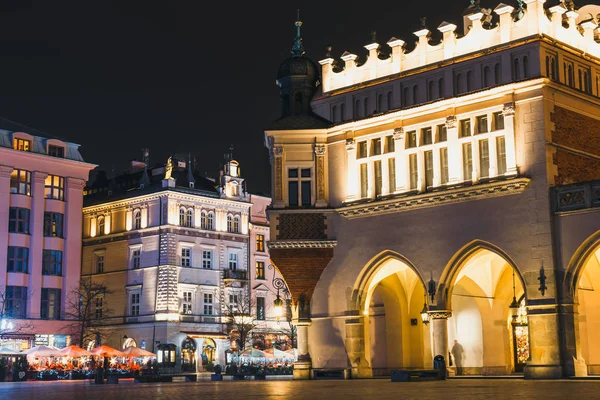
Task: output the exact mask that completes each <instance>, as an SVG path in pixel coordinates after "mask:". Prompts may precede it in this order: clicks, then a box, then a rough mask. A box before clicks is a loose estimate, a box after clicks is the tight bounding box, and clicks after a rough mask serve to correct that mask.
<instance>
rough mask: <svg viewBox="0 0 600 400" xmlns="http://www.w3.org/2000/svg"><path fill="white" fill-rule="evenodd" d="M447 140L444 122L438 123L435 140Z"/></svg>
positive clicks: (446, 129)
mask: <svg viewBox="0 0 600 400" xmlns="http://www.w3.org/2000/svg"><path fill="white" fill-rule="evenodd" d="M446 140H448V128H446V124H440V125H438V126H437V141H438V142H445V141H446Z"/></svg>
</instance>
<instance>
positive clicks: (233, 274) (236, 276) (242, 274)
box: [223, 269, 248, 281]
mask: <svg viewBox="0 0 600 400" xmlns="http://www.w3.org/2000/svg"><path fill="white" fill-rule="evenodd" d="M223 279H224V280H230V281H245V280H248V271H234V270H231V269H226V270H225V271H223Z"/></svg>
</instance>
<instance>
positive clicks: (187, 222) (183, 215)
mask: <svg viewBox="0 0 600 400" xmlns="http://www.w3.org/2000/svg"><path fill="white" fill-rule="evenodd" d="M193 219H194V211H193V210H192V209H188V210H186V209H185V208H183V207H182V208H180V209H179V225H180V226H184V227H186V228H191V227H192V226H193Z"/></svg>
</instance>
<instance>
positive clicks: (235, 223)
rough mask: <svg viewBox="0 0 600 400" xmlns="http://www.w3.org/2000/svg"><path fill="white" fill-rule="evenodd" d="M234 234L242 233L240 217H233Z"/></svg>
mask: <svg viewBox="0 0 600 400" xmlns="http://www.w3.org/2000/svg"><path fill="white" fill-rule="evenodd" d="M233 233H240V217H239V216H238V215H236V216H235V217H233Z"/></svg>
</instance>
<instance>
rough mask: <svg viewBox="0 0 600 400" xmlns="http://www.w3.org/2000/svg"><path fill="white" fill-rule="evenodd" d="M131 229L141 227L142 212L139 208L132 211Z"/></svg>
mask: <svg viewBox="0 0 600 400" xmlns="http://www.w3.org/2000/svg"><path fill="white" fill-rule="evenodd" d="M133 229H142V212H141V211H140V210H135V211H134V212H133Z"/></svg>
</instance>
